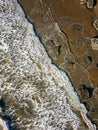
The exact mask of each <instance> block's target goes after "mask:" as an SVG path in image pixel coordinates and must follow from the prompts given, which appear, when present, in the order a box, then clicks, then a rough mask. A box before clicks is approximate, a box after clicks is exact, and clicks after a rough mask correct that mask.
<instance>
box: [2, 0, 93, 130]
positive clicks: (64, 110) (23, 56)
mask: <svg viewBox="0 0 98 130" xmlns="http://www.w3.org/2000/svg"><path fill="white" fill-rule="evenodd" d="M4 1H5V2H4ZM0 27H2V28H3V29H2V30H1V32H0V86H1V89H0V96H1V97H2V98H3V99H4V100H5V103H6V104H7V109H6V113H7V114H9V115H11V116H12V117H13V119H14V120H13V121H14V125H16V126H18V129H19V130H22V129H23V130H38V129H39V130H65V129H67V127H70V126H71V127H72V128H73V130H78V128H79V126H80V124H81V119H80V118H79V117H77V115H76V114H75V113H74V112H73V111H72V108H73V109H74V110H76V111H79V112H80V113H82V114H83V115H85V114H86V113H87V110H86V108H85V106H84V105H83V104H81V103H80V101H79V98H78V96H77V94H76V93H75V92H74V90H73V87H72V85H71V83H70V81H69V79H68V77H67V76H66V73H65V72H63V71H60V70H59V69H58V68H57V67H56V66H55V65H53V64H52V62H51V59H49V57H48V55H47V53H46V51H45V49H44V47H43V45H42V44H41V43H40V41H39V38H38V37H37V36H36V35H35V32H34V29H33V26H32V25H31V24H30V23H29V22H28V21H27V19H26V18H25V15H24V13H23V11H22V9H21V7H20V6H19V4H18V3H17V1H16V0H0ZM67 100H68V102H67ZM68 125H70V126H68ZM91 127H92V130H93V125H92V124H91Z"/></svg>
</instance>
